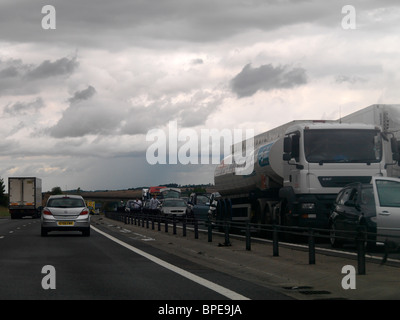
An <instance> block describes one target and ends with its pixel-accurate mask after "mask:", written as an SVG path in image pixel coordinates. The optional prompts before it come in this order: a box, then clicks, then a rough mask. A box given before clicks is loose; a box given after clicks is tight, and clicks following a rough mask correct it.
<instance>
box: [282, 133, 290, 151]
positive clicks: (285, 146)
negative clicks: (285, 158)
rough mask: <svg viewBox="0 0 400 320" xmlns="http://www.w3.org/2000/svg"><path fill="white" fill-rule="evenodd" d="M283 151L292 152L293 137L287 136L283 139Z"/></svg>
mask: <svg viewBox="0 0 400 320" xmlns="http://www.w3.org/2000/svg"><path fill="white" fill-rule="evenodd" d="M283 152H284V153H291V152H292V138H290V137H285V138H284V139H283Z"/></svg>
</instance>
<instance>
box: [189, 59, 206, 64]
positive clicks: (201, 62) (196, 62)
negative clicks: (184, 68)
mask: <svg viewBox="0 0 400 320" xmlns="http://www.w3.org/2000/svg"><path fill="white" fill-rule="evenodd" d="M203 63H204V61H203V59H200V58H198V59H193V60H191V64H193V65H196V64H203Z"/></svg>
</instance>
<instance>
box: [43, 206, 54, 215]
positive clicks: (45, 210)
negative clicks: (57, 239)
mask: <svg viewBox="0 0 400 320" xmlns="http://www.w3.org/2000/svg"><path fill="white" fill-rule="evenodd" d="M43 214H46V215H48V216H51V215H52V213H51V211H50V210H49V209H47V208H44V209H43Z"/></svg>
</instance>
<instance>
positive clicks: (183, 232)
mask: <svg viewBox="0 0 400 320" xmlns="http://www.w3.org/2000/svg"><path fill="white" fill-rule="evenodd" d="M186 223H187V216H186V215H185V216H184V217H183V219H182V236H183V237H186Z"/></svg>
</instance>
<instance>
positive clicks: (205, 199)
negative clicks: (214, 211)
mask: <svg viewBox="0 0 400 320" xmlns="http://www.w3.org/2000/svg"><path fill="white" fill-rule="evenodd" d="M173 189H175V188H165V189H161V190H162V192H160V193H159V197H158V200H159V205H158V207H157V209H156V212H157V213H158V214H162V215H165V216H168V217H171V218H172V217H174V216H175V217H176V218H180V219H182V218H183V217H187V218H188V219H194V218H196V219H197V220H198V221H199V220H205V219H207V217H208V213H209V210H210V194H208V193H192V194H190V196H189V197H184V196H181V193H180V190H179V189H175V190H173ZM178 190H179V191H178ZM150 201H151V199H150V197H148V199H144V200H143V201H142V202H141V204H140V208H138V207H137V206H136V207H135V208H134V207H133V205H134V203H135V201H134V200H128V201H127V205H126V207H125V211H127V212H132V211H135V210H136V211H140V212H143V213H148V214H152V213H154V210H153V209H151V208H150Z"/></svg>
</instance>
